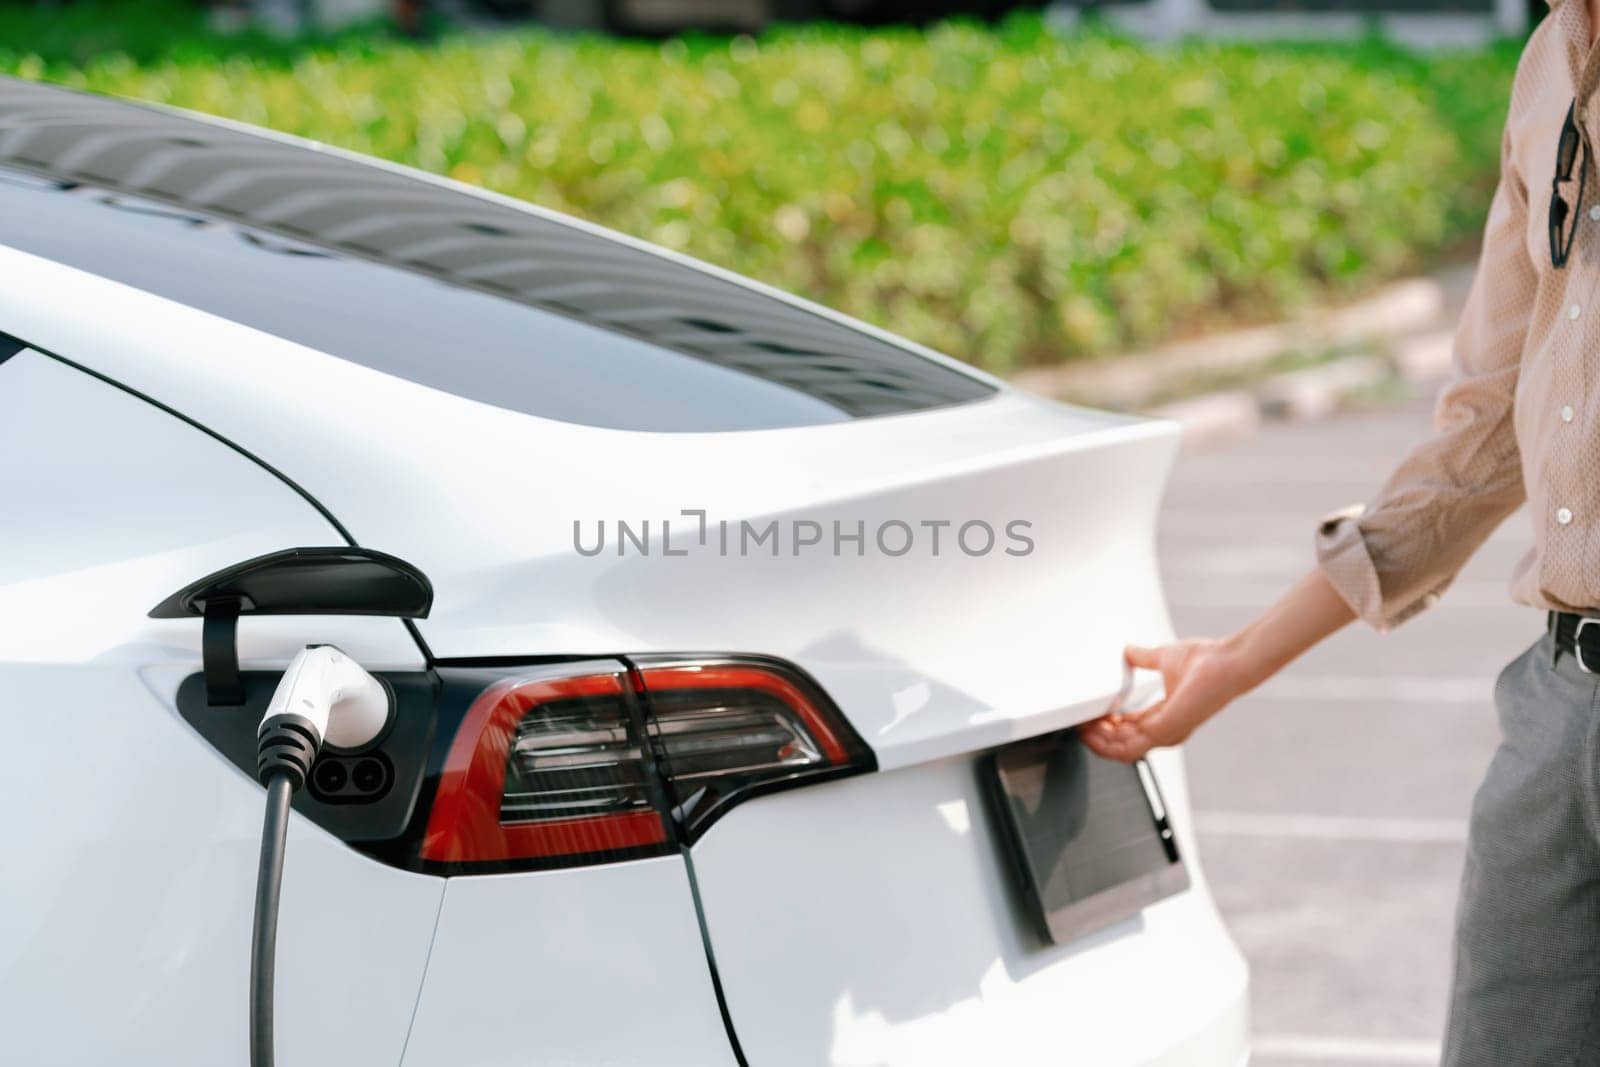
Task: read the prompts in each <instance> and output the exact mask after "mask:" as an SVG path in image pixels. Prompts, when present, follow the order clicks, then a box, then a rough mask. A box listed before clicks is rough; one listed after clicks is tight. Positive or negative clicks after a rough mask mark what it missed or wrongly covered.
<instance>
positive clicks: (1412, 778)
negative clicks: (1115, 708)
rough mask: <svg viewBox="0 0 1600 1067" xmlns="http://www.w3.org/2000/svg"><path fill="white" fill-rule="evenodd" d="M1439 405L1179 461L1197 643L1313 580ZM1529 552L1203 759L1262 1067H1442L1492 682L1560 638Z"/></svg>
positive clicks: (1223, 900)
mask: <svg viewBox="0 0 1600 1067" xmlns="http://www.w3.org/2000/svg"><path fill="white" fill-rule="evenodd" d="M1431 407H1432V397H1431V396H1424V395H1418V396H1416V397H1413V398H1410V399H1408V400H1405V401H1402V402H1397V403H1393V404H1390V405H1387V406H1385V407H1383V408H1380V409H1375V410H1368V411H1363V412H1359V413H1352V414H1346V415H1339V416H1335V417H1332V418H1328V419H1324V420H1320V421H1316V422H1309V423H1298V424H1284V425H1274V426H1268V427H1267V428H1266V429H1265V430H1264V431H1263V432H1262V433H1261V434H1259V435H1258V436H1257V437H1255V438H1253V439H1251V440H1249V441H1247V442H1244V443H1241V444H1237V445H1233V446H1229V447H1226V448H1221V449H1217V450H1213V451H1206V452H1201V453H1197V454H1193V455H1186V456H1184V457H1183V458H1182V459H1180V461H1179V464H1178V468H1177V470H1176V472H1175V473H1174V476H1173V480H1172V483H1171V485H1170V487H1169V490H1168V494H1167V498H1166V503H1165V505H1164V511H1163V515H1162V523H1161V540H1160V545H1161V562H1162V568H1163V573H1164V576H1165V578H1166V582H1167V589H1168V593H1169V596H1170V600H1171V605H1172V611H1173V619H1174V624H1175V625H1176V627H1177V629H1178V632H1179V633H1180V634H1183V635H1186V636H1187V635H1216V634H1221V633H1224V632H1226V631H1228V630H1230V629H1233V628H1234V627H1237V626H1239V625H1240V624H1242V623H1244V622H1245V621H1247V620H1248V619H1249V618H1250V617H1251V616H1252V615H1253V614H1254V613H1255V612H1256V611H1257V610H1259V609H1260V608H1261V607H1263V606H1264V605H1266V604H1267V603H1269V602H1270V601H1271V600H1272V599H1273V598H1274V597H1275V596H1277V595H1278V594H1279V593H1280V592H1281V591H1282V590H1283V589H1284V588H1286V587H1287V586H1288V585H1289V583H1290V582H1292V581H1293V580H1294V579H1295V578H1297V577H1298V576H1299V575H1301V574H1302V573H1303V572H1304V571H1305V569H1306V568H1307V567H1308V566H1309V565H1310V564H1311V562H1312V549H1311V543H1312V531H1313V529H1314V527H1315V525H1316V522H1317V520H1318V518H1319V517H1320V516H1321V515H1323V514H1324V513H1326V512H1328V511H1331V510H1333V509H1335V508H1337V507H1340V506H1343V505H1345V504H1350V503H1356V502H1360V501H1362V500H1364V499H1366V498H1367V497H1368V496H1370V495H1371V494H1372V492H1373V491H1374V490H1375V489H1376V488H1377V486H1378V485H1379V484H1380V483H1381V481H1382V479H1383V478H1384V476H1385V475H1386V474H1387V473H1388V471H1389V469H1390V468H1391V467H1392V466H1393V465H1394V463H1395V462H1396V461H1397V460H1398V459H1399V458H1400V457H1401V456H1402V455H1403V454H1404V452H1405V450H1406V449H1407V448H1408V447H1410V446H1411V445H1412V444H1414V443H1415V442H1417V441H1418V440H1420V439H1422V438H1423V437H1424V436H1426V434H1427V432H1428V423H1429V412H1430V410H1431ZM1530 539H1531V534H1530V532H1529V530H1528V520H1527V516H1526V515H1525V514H1523V513H1521V512H1519V513H1518V514H1516V515H1514V516H1512V517H1511V518H1510V519H1508V520H1507V521H1506V523H1505V524H1504V525H1503V526H1502V527H1501V529H1500V530H1499V531H1498V532H1496V534H1495V535H1494V536H1493V537H1491V538H1490V540H1489V542H1488V543H1487V544H1486V545H1485V546H1484V547H1483V549H1482V550H1481V551H1480V552H1479V553H1478V556H1477V557H1476V558H1475V559H1474V560H1473V561H1472V563H1471V564H1470V565H1469V566H1468V567H1467V568H1466V570H1465V571H1463V573H1462V574H1461V576H1460V578H1459V579H1458V580H1457V582H1456V584H1455V586H1454V587H1453V588H1452V589H1451V591H1450V592H1449V593H1447V594H1446V595H1445V597H1444V598H1443V600H1442V601H1441V602H1440V603H1439V604H1438V605H1437V606H1435V607H1434V608H1433V609H1431V610H1430V611H1428V612H1425V613H1424V614H1422V615H1420V616H1418V617H1417V618H1415V619H1413V620H1411V621H1410V622H1408V623H1406V624H1405V625H1403V626H1401V627H1399V628H1398V629H1396V630H1395V631H1393V632H1392V633H1389V634H1384V635H1379V634H1377V633H1375V632H1373V631H1372V630H1370V629H1368V628H1366V627H1365V626H1360V625H1358V626H1353V627H1350V628H1348V629H1347V630H1346V631H1345V632H1343V633H1341V634H1339V635H1337V636H1336V637H1335V638H1333V639H1332V640H1330V641H1329V642H1327V643H1326V644H1325V645H1323V646H1322V647H1320V648H1318V649H1315V650H1314V651H1312V652H1311V653H1309V654H1308V655H1307V656H1306V657H1305V658H1304V659H1302V660H1301V661H1300V662H1298V663H1296V664H1294V665H1293V666H1292V667H1290V669H1289V670H1287V671H1286V672H1284V673H1283V674H1282V675H1281V676H1279V677H1278V678H1276V679H1274V680H1273V681H1271V682H1269V683H1268V684H1267V685H1265V686H1263V687H1262V688H1261V689H1260V690H1258V691H1257V692H1255V693H1253V694H1251V695H1250V696H1248V697H1246V698H1245V699H1244V700H1242V701H1241V702H1240V703H1239V704H1238V705H1236V706H1235V707H1233V708H1232V709H1230V710H1229V711H1228V712H1227V713H1226V714H1224V715H1222V716H1221V717H1220V718H1218V719H1216V720H1214V721H1213V722H1211V723H1209V724H1207V725H1206V726H1205V727H1204V728H1202V730H1201V731H1199V732H1198V733H1197V734H1196V735H1195V737H1194V738H1193V739H1192V740H1191V742H1190V744H1189V746H1188V767H1189V777H1190V791H1191V796H1192V799H1193V803H1194V808H1195V814H1194V818H1195V820H1196V823H1197V829H1198V831H1199V836H1200V841H1201V849H1202V856H1201V862H1202V864H1203V866H1204V869H1205V871H1206V873H1207V876H1208V877H1209V879H1210V882H1211V886H1212V890H1213V892H1214V893H1215V895H1216V898H1217V901H1218V904H1219V905H1220V907H1221V909H1222V911H1223V914H1224V915H1225V916H1226V918H1227V920H1228V924H1229V927H1230V929H1231V930H1232V931H1233V935H1234V938H1235V940H1236V941H1237V942H1238V944H1239V946H1240V948H1241V949H1242V950H1243V951H1244V953H1245V955H1246V956H1247V957H1248V958H1249V961H1250V966H1251V980H1252V986H1253V1003H1252V1027H1253V1030H1254V1035H1255V1049H1256V1054H1255V1058H1254V1059H1253V1060H1252V1063H1253V1064H1255V1065H1256V1067H1301V1065H1318V1067H1326V1065H1329V1064H1336V1065H1369V1067H1370V1065H1373V1064H1378V1065H1410V1064H1422V1063H1435V1062H1437V1060H1438V1055H1439V1039H1440V1035H1441V1033H1442V1030H1443V1026H1444V1017H1445V997H1446V990H1447V989H1448V982H1449V970H1450V931H1451V922H1452V916H1453V911H1454V907H1455V898H1456V889H1457V885H1458V882H1459V879H1460V875H1461V865H1462V859H1463V854H1464V847H1465V838H1466V819H1467V813H1468V810H1469V807H1470V804H1471V799H1472V794H1473V791H1474V790H1475V789H1476V788H1477V784H1478V781H1479V779H1480V778H1481V776H1482V774H1483V771H1484V769H1485V768H1486V767H1487V765H1488V762H1489V758H1490V756H1491V755H1492V754H1493V751H1494V748H1495V746H1496V745H1497V744H1498V742H1499V731H1498V727H1497V726H1496V724H1495V718H1494V709H1493V704H1492V689H1493V683H1494V678H1495V675H1496V674H1497V673H1498V672H1499V669H1500V667H1501V666H1503V665H1504V664H1505V663H1506V662H1507V661H1509V660H1510V659H1511V658H1512V657H1514V656H1515V655H1516V654H1517V653H1519V652H1520V651H1521V650H1522V649H1524V648H1525V647H1527V645H1529V644H1530V643H1532V642H1533V641H1534V640H1535V639H1536V638H1537V637H1538V636H1539V633H1540V632H1541V628H1542V626H1543V618H1542V616H1540V615H1539V614H1538V613H1536V612H1534V611H1532V610H1530V609H1528V608H1523V607H1519V606H1516V605H1514V604H1512V603H1511V602H1510V600H1509V599H1508V596H1507V592H1506V587H1507V579H1508V577H1509V575H1510V572H1511V567H1512V565H1513V563H1514V562H1515V561H1516V559H1517V558H1518V557H1519V556H1520V555H1521V554H1522V552H1523V551H1524V550H1525V549H1526V547H1527V545H1528V544H1529V542H1530Z"/></svg>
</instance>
